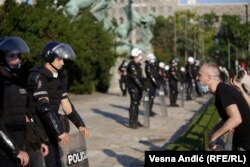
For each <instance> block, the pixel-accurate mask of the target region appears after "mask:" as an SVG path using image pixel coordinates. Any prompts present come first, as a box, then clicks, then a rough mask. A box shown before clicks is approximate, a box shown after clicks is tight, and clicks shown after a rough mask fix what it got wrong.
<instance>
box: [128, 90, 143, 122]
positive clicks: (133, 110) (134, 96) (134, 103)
mask: <svg viewBox="0 0 250 167" xmlns="http://www.w3.org/2000/svg"><path fill="white" fill-rule="evenodd" d="M129 95H130V107H129V125H135V124H137V123H138V114H139V105H140V100H141V98H142V92H141V91H140V90H138V89H130V90H129Z"/></svg>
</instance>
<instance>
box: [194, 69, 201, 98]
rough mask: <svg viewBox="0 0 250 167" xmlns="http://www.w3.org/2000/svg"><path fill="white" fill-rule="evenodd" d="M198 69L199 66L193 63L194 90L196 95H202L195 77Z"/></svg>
mask: <svg viewBox="0 0 250 167" xmlns="http://www.w3.org/2000/svg"><path fill="white" fill-rule="evenodd" d="M199 69H200V66H199V65H195V66H194V82H195V91H196V93H197V95H198V96H199V97H200V96H202V94H201V92H200V89H199V86H198V78H197V76H198V72H199Z"/></svg>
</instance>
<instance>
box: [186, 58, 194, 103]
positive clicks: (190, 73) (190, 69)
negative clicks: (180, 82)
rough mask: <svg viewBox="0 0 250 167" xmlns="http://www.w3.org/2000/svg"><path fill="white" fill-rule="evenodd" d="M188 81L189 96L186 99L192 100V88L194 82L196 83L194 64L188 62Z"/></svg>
mask: <svg viewBox="0 0 250 167" xmlns="http://www.w3.org/2000/svg"><path fill="white" fill-rule="evenodd" d="M185 71H186V79H185V81H186V83H187V88H186V89H187V92H186V93H187V97H186V100H192V90H193V84H194V79H195V77H194V65H193V64H189V63H187V65H186V70H185Z"/></svg>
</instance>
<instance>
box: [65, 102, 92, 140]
mask: <svg viewBox="0 0 250 167" xmlns="http://www.w3.org/2000/svg"><path fill="white" fill-rule="evenodd" d="M61 106H62V109H63V111H64V113H65V114H66V115H67V117H68V119H69V120H70V121H71V122H72V123H73V124H74V125H75V126H76V127H77V128H78V129H79V131H80V132H81V133H82V135H83V136H84V137H87V136H89V132H88V129H87V128H86V127H85V124H84V122H83V120H82V118H81V117H80V115H79V114H78V112H77V111H76V110H75V108H74V106H73V105H72V103H71V102H70V101H69V99H68V98H64V99H62V100H61Z"/></svg>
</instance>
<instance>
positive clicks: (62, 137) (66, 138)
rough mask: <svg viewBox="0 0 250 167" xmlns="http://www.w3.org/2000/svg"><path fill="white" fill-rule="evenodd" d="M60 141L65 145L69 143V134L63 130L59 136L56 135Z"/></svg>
mask: <svg viewBox="0 0 250 167" xmlns="http://www.w3.org/2000/svg"><path fill="white" fill-rule="evenodd" d="M58 138H59V140H60V143H61V144H62V145H63V146H65V145H68V144H69V134H68V133H66V132H64V133H62V134H61V135H60V136H58Z"/></svg>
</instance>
